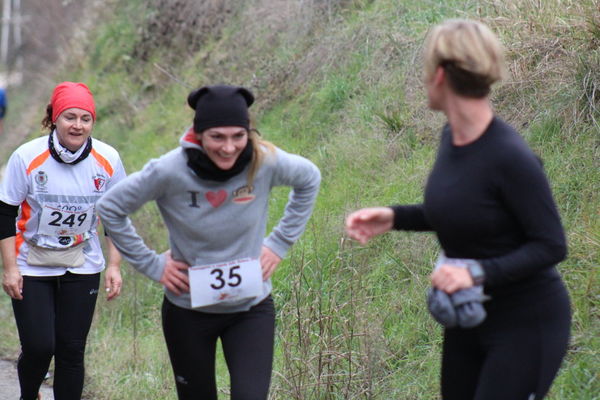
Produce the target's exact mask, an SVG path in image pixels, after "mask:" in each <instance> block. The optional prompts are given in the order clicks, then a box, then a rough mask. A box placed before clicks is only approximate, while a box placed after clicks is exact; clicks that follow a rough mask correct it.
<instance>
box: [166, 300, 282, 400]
mask: <svg viewBox="0 0 600 400" xmlns="http://www.w3.org/2000/svg"><path fill="white" fill-rule="evenodd" d="M162 321H163V332H164V335H165V340H166V342H167V348H168V350H169V357H170V359H171V365H172V367H173V373H174V375H175V384H176V387H177V395H178V397H179V400H198V399H202V400H216V399H217V385H216V379H215V353H216V345H217V339H218V338H220V339H221V344H222V347H223V353H224V355H225V360H226V362H227V368H228V369H229V376H230V381H231V400H266V399H267V396H268V392H269V385H270V382H271V370H272V367H273V340H274V333H275V310H274V306H273V299H272V298H271V296H269V297H267V298H266V299H265V300H263V301H262V302H261V303H259V304H257V305H255V306H254V307H252V308H251V309H250V310H248V311H244V312H238V313H232V314H209V313H203V312H199V311H194V310H188V309H185V308H182V307H178V306H176V305H174V304H173V303H171V302H170V301H169V300H168V299H167V298H165V299H164V300H163V306H162Z"/></svg>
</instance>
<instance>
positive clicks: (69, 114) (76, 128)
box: [55, 108, 94, 152]
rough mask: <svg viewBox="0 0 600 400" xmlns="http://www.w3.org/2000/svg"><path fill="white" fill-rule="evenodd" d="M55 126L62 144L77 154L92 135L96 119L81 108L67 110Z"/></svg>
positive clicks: (59, 117)
mask: <svg viewBox="0 0 600 400" xmlns="http://www.w3.org/2000/svg"><path fill="white" fill-rule="evenodd" d="M55 125H56V134H57V136H58V141H59V142H60V144H61V145H63V146H64V147H66V148H67V149H69V150H71V151H72V152H76V151H77V150H79V148H80V147H81V146H83V145H84V144H85V143H86V141H87V140H88V138H89V137H90V135H91V134H92V127H93V126H94V118H92V114H91V113H90V112H89V111H86V110H82V109H81V108H67V109H66V110H65V111H63V112H62V113H60V115H59V116H58V118H56V122H55Z"/></svg>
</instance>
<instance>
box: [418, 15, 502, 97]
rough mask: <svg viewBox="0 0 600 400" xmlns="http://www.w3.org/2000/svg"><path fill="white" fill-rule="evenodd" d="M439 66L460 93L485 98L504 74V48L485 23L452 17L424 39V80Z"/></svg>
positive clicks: (434, 28) (453, 87)
mask: <svg viewBox="0 0 600 400" xmlns="http://www.w3.org/2000/svg"><path fill="white" fill-rule="evenodd" d="M438 66H442V67H443V68H444V69H445V70H446V73H447V75H448V78H449V83H450V85H451V87H452V89H454V90H455V91H456V92H457V93H458V94H460V95H464V96H468V97H484V96H486V95H487V94H488V93H489V90H490V86H491V85H492V84H493V83H494V82H497V81H499V80H500V79H502V78H503V77H504V75H505V65H504V48H503V46H502V44H501V43H500V41H499V40H498V38H497V37H496V35H494V33H493V32H492V31H491V30H490V29H489V28H488V27H487V26H486V25H484V24H482V23H481V22H477V21H472V20H466V19H452V20H448V21H445V22H443V23H441V24H439V25H436V26H435V27H433V28H432V29H431V31H430V32H429V34H428V35H427V39H426V40H425V46H424V49H423V79H424V80H425V81H429V80H431V79H432V77H433V75H434V73H435V71H436V69H437V67H438Z"/></svg>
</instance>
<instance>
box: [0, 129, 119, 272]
mask: <svg viewBox="0 0 600 400" xmlns="http://www.w3.org/2000/svg"><path fill="white" fill-rule="evenodd" d="M123 178H125V170H124V168H123V164H122V163H121V159H120V157H119V153H118V152H117V151H116V150H115V149H114V148H112V147H111V146H109V145H107V144H106V143H103V142H101V141H99V140H96V139H93V138H92V151H91V153H90V154H89V156H88V157H87V158H85V159H84V160H83V161H81V162H79V163H78V164H75V165H69V164H62V163H59V162H57V161H56V160H55V159H54V158H52V156H51V155H50V151H49V150H48V136H43V137H40V138H37V139H34V140H32V141H30V142H28V143H25V144H23V145H22V146H21V147H19V148H18V149H17V150H15V152H14V153H13V154H12V155H11V157H10V159H9V160H8V164H7V166H6V171H5V173H4V179H3V182H2V186H1V188H0V200H1V201H3V202H5V203H7V204H10V205H13V206H20V210H19V216H18V217H17V235H16V252H17V265H18V267H19V270H20V271H21V274H22V275H29V276H58V275H63V274H65V273H66V272H67V271H69V272H72V273H78V274H93V273H97V272H100V271H102V270H103V269H104V257H103V255H102V249H101V247H100V241H99V239H98V233H97V232H96V227H97V226H98V217H97V216H96V209H95V204H96V201H97V200H98V199H99V198H100V196H102V194H103V193H104V192H105V191H107V190H108V189H109V188H110V187H111V186H113V185H114V184H116V183H117V182H119V181H120V180H122V179H123ZM82 242H85V243H86V244H85V246H84V255H85V263H84V264H83V265H82V266H81V267H77V268H65V267H53V266H47V267H46V266H44V267H39V266H31V265H28V264H27V261H26V260H27V255H28V253H29V247H30V243H32V244H35V245H36V246H40V247H45V248H58V249H60V248H67V247H71V246H75V245H77V244H80V243H82Z"/></svg>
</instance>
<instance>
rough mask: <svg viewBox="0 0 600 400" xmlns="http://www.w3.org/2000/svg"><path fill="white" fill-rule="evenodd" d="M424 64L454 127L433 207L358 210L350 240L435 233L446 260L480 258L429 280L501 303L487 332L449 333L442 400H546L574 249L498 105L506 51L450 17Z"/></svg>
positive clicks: (565, 328)
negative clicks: (478, 290)
mask: <svg viewBox="0 0 600 400" xmlns="http://www.w3.org/2000/svg"><path fill="white" fill-rule="evenodd" d="M424 62H425V68H424V78H425V84H426V87H427V95H428V99H429V106H430V108H431V109H433V110H439V111H442V112H443V113H444V114H445V115H446V117H447V118H448V123H447V124H446V126H445V127H444V128H443V130H442V135H441V142H440V147H439V151H438V154H437V158H436V161H435V165H434V167H433V170H432V171H431V174H430V175H429V178H428V180H427V185H426V188H425V195H424V202H423V204H417V205H408V206H400V205H398V206H392V207H375V208H366V209H362V210H358V211H356V212H354V213H352V214H351V215H350V216H348V218H347V220H346V228H347V231H348V233H349V235H350V236H351V237H352V238H354V239H356V240H358V241H360V242H362V243H363V244H364V243H366V242H367V241H368V240H369V239H370V238H371V237H373V236H375V235H378V234H381V233H384V232H387V231H389V230H391V229H401V230H413V231H434V232H435V233H436V234H437V237H438V240H439V243H440V245H441V247H442V249H443V252H444V255H445V256H446V257H448V258H450V259H469V260H472V262H470V263H468V268H464V267H460V266H457V265H452V263H451V262H447V263H442V265H441V266H439V267H438V268H437V269H436V270H435V271H434V272H433V274H432V275H431V282H432V285H433V286H434V287H435V288H437V289H439V290H442V291H444V292H446V293H448V294H452V293H455V292H456V291H458V290H461V289H466V288H470V287H472V286H474V285H477V284H483V286H484V290H485V293H486V294H487V295H489V296H490V297H491V300H489V301H487V302H486V303H485V309H486V311H487V318H486V319H485V320H484V322H483V323H481V324H480V325H479V326H476V327H474V328H470V329H465V328H461V327H456V328H446V329H445V332H444V346H443V357H442V385H441V386H442V396H443V399H444V400H454V399H456V400H467V399H475V400H495V399H498V400H508V399H510V400H534V399H535V400H537V399H542V398H543V397H544V396H545V395H546V393H547V392H548V390H549V388H550V385H551V383H552V381H553V379H554V377H555V376H556V373H557V372H558V369H559V367H560V364H561V362H562V359H563V358H564V355H565V353H566V349H567V345H568V340H569V330H570V323H571V315H570V306H569V297H568V294H567V291H566V289H565V287H564V285H563V283H562V280H561V278H560V275H559V274H558V272H557V270H556V264H557V263H558V262H560V261H561V260H563V259H564V258H565V256H566V242H565V236H564V232H563V228H562V225H561V222H560V217H559V215H558V211H557V209H556V206H555V204H554V200H553V199H552V193H551V191H550V187H549V184H548V181H547V178H546V175H545V173H544V170H543V167H542V164H541V161H540V160H539V159H538V158H537V157H536V156H535V155H534V154H533V153H532V151H531V150H530V149H529V147H528V146H527V144H526V143H525V141H524V140H523V139H522V138H521V136H520V135H519V134H518V133H517V132H516V131H515V130H514V129H513V128H512V127H511V126H509V125H508V124H506V123H505V122H504V121H502V120H501V119H500V118H498V117H497V116H495V115H494V113H493V111H492V108H491V105H490V103H489V99H488V94H489V91H490V86H491V84H492V83H494V82H495V81H497V80H499V79H500V77H501V75H502V71H503V68H504V67H503V50H502V47H501V45H500V43H499V42H498V40H497V38H496V37H495V36H494V34H493V33H491V32H490V31H489V29H488V28H487V27H486V26H484V25H482V24H481V23H478V22H474V21H467V20H451V21H447V22H445V23H443V24H441V25H438V26H436V27H435V28H434V29H432V31H431V32H430V34H429V36H428V38H427V41H426V45H425V51H424Z"/></svg>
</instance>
